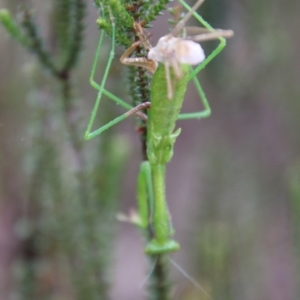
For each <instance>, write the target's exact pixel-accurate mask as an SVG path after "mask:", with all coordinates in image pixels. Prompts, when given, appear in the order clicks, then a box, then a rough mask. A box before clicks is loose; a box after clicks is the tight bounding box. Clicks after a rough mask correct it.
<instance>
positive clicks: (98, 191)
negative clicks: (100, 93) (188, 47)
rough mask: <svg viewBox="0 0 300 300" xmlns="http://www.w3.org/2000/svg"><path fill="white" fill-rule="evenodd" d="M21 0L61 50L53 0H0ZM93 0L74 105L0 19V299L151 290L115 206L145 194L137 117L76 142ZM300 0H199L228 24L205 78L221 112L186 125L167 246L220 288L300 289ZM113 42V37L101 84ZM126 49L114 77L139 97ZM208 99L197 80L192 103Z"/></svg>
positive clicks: (210, 289) (232, 292)
mask: <svg viewBox="0 0 300 300" xmlns="http://www.w3.org/2000/svg"><path fill="white" fill-rule="evenodd" d="M24 2H26V3H27V4H29V5H30V6H31V7H32V8H33V12H34V15H35V16H36V22H37V23H38V24H39V26H38V31H39V33H40V35H41V36H42V37H43V39H44V40H45V41H46V44H45V47H47V49H50V50H49V51H50V52H51V53H53V54H55V49H56V48H55V37H54V36H53V22H54V20H53V7H52V4H53V3H52V1H46V2H45V1H37V0H32V1H20V0H18V1H17V0H6V1H5V0H0V8H7V9H9V10H10V12H11V13H12V15H13V16H16V17H17V14H18V6H19V5H20V4H24ZM53 2H55V1H53ZM86 3H87V13H88V14H87V16H86V18H85V20H84V24H85V25H84V26H85V34H84V47H83V49H82V52H81V54H80V57H79V62H78V64H77V66H76V68H75V69H74V70H73V71H72V74H71V75H72V76H71V84H72V86H73V88H72V92H71V94H72V97H71V98H72V102H71V103H67V102H64V101H61V96H60V91H61V88H62V86H61V85H60V83H59V82H58V81H55V80H54V79H53V78H52V77H51V76H50V75H49V72H45V71H44V70H43V69H42V68H41V67H39V65H38V63H37V61H36V59H35V58H34V56H33V55H32V54H31V53H28V52H27V51H26V50H25V49H24V48H22V47H21V46H20V45H19V44H17V43H16V42H15V41H14V40H12V39H11V38H10V37H9V36H8V35H7V34H6V32H5V30H4V29H3V27H1V28H0V53H1V55H0V141H1V143H0V300H8V299H9V300H10V299H51V300H59V299H122V300H138V299H145V294H146V292H145V290H144V288H145V286H144V287H142V288H141V287H140V285H141V284H142V283H143V281H144V279H146V277H147V274H149V272H150V270H151V266H150V267H149V266H147V263H148V262H147V259H146V258H145V256H144V255H143V247H144V245H143V240H142V238H141V237H140V235H139V233H138V230H136V228H135V227H134V226H132V225H130V224H126V223H119V222H118V221H117V220H116V218H115V215H116V213H118V212H121V211H122V212H128V211H129V210H130V209H131V208H134V207H136V199H135V190H136V177H137V173H138V169H139V164H140V161H141V149H140V141H139V136H138V134H137V132H136V124H135V120H134V118H131V119H128V120H125V121H123V122H122V123H120V124H118V125H116V126H115V127H114V128H112V129H109V130H108V131H106V132H105V134H103V135H102V136H100V137H99V138H95V139H94V140H92V141H89V142H84V141H83V135H84V131H85V128H86V124H87V122H88V120H89V117H90V112H91V109H92V106H93V104H94V100H95V98H96V91H95V90H94V89H93V88H92V87H91V86H90V85H89V74H90V70H91V65H92V61H93V57H94V53H95V49H96V46H97V42H98V37H99V31H98V29H97V26H96V25H95V20H96V18H97V16H98V12H97V9H96V8H95V7H94V6H93V1H92V0H91V1H86ZM174 3H175V2H174ZM171 5H173V4H171ZM299 11H300V3H299V2H298V1H293V0H288V1H284V2H283V1H271V0H265V1H253V0H244V1H236V0H224V1H221V0H206V1H205V3H204V4H203V6H202V7H201V9H200V12H201V14H202V16H203V17H204V19H205V20H208V21H209V23H210V24H211V25H212V26H213V27H215V28H224V29H232V30H234V32H235V36H234V37H233V38H232V39H230V40H228V43H227V44H228V45H227V47H226V49H225V50H224V51H223V52H222V53H221V54H220V55H219V56H218V57H217V58H216V59H215V60H214V61H213V62H211V63H210V64H209V66H208V67H207V68H206V69H205V70H204V71H202V72H201V74H200V75H199V77H200V81H201V83H202V85H203V88H204V90H205V92H206V95H207V98H208V99H209V102H210V104H211V107H212V116H211V117H210V118H208V119H205V120H191V121H181V122H178V126H180V127H181V128H182V133H181V135H180V137H179V138H178V139H177V143H176V145H175V154H174V157H173V160H172V162H171V163H170V164H169V165H168V168H167V199H168V204H169V206H170V211H171V214H172V221H173V225H174V228H175V230H176V234H175V237H176V240H178V241H179V242H180V244H181V250H180V251H179V252H178V253H176V254H174V255H172V259H173V260H174V261H175V262H176V263H178V264H179V265H180V266H181V267H182V268H183V269H184V270H185V272H187V273H188V274H189V275H190V276H192V277H193V278H194V280H195V281H197V282H198V284H199V285H201V287H202V288H204V289H205V290H206V292H207V293H208V294H209V295H211V298H212V299H214V300H217V299H222V300H225V299H228V300H229V299H230V300H236V299H239V300H240V299H243V300H248V299H249V300H250V299H258V300H268V299H270V300H271V299H272V300H283V299H285V300H295V299H299V297H300V185H299V180H300V152H299V149H300V138H299V131H298V130H300V118H299V112H300V101H299V100H300V99H299V97H300V84H299V82H300V73H299V70H300V60H299V58H298V53H299V45H300V35H299V34H298V29H299ZM167 18H168V16H167V15H163V16H160V17H159V18H158V19H157V21H156V22H155V23H154V24H153V28H152V29H151V30H150V31H151V32H152V33H153V36H152V44H155V42H156V41H157V39H158V38H159V37H160V36H161V35H162V32H164V33H167V26H168V24H167ZM162 28H164V30H163V29H162ZM213 46H214V43H213V42H212V43H208V44H207V45H205V46H204V47H205V50H206V52H209V51H210V50H211V49H212V48H213ZM109 49H110V40H108V39H107V40H106V41H105V45H104V46H103V49H102V52H101V56H100V62H99V67H98V68H99V74H97V78H98V82H100V81H101V70H102V71H103V69H102V68H103V67H104V66H105V63H106V62H107V58H108V51H109ZM123 51H124V49H118V50H117V54H116V59H115V61H114V63H113V66H112V68H111V72H110V75H109V82H108V83H107V87H108V89H109V90H111V91H113V92H114V93H116V94H117V95H122V97H123V98H124V99H125V100H127V101H130V100H129V97H127V96H124V95H127V88H126V76H127V70H126V67H124V66H123V65H121V63H120V62H119V56H120V54H122V52H123ZM101 66H102V68H101ZM110 102H111V101H108V100H107V99H105V100H104V99H103V103H102V104H101V105H102V106H101V108H102V110H101V111H100V112H99V118H98V119H99V121H97V122H98V125H101V124H104V123H105V122H107V120H110V119H112V118H113V117H114V116H117V115H119V114H120V113H121V112H122V109H120V108H119V107H117V106H116V105H114V104H112V103H110ZM200 109H201V104H200V101H199V98H198V96H197V95H196V94H195V91H194V88H193V86H192V85H191V86H190V87H189V89H188V94H187V96H186V100H185V103H184V108H183V110H184V111H196V110H200ZM74 136H75V137H74ZM103 270H106V271H105V272H103ZM171 276H172V281H173V282H174V289H173V299H185V300H192V299H209V298H208V297H207V296H206V295H205V294H204V293H203V292H202V291H201V290H200V289H199V287H197V286H196V285H195V284H194V283H193V282H191V281H190V280H188V279H187V278H186V277H185V276H184V275H183V274H182V273H181V272H180V271H179V270H178V269H176V268H175V267H172V268H171ZM99 278H100V279H99ZM145 285H147V284H145ZM99 295H102V296H101V297H100V296H99Z"/></svg>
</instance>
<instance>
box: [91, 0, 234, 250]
mask: <svg viewBox="0 0 300 300" xmlns="http://www.w3.org/2000/svg"><path fill="white" fill-rule="evenodd" d="M179 2H180V4H181V5H182V6H183V7H184V8H185V9H186V10H187V13H186V14H185V16H184V17H183V18H182V19H181V20H180V21H179V22H178V23H177V24H176V26H175V27H174V28H173V30H172V31H171V32H170V33H169V34H167V35H165V36H163V37H161V38H160V39H159V41H158V43H157V45H156V46H155V47H152V46H151V44H150V42H149V41H148V39H147V37H146V35H145V34H144V32H143V29H142V27H141V25H140V24H139V23H138V22H133V24H132V27H133V28H134V30H135V33H136V35H137V36H138V37H139V41H137V42H135V43H133V44H132V45H131V46H130V47H129V48H128V49H127V50H126V51H125V52H124V54H123V55H122V56H121V59H120V60H121V62H122V63H123V64H126V65H130V66H136V67H143V68H146V69H147V70H148V71H149V72H150V73H152V74H153V78H152V86H151V101H150V102H144V103H141V104H139V105H137V106H136V107H132V106H130V105H129V104H128V103H126V102H125V101H123V100H122V99H120V98H118V97H117V96H115V95H114V94H112V93H111V92H109V91H107V90H106V89H105V82H106V80H107V77H108V72H109V69H110V66H111V63H112V60H113V58H114V51H115V38H116V29H115V23H114V19H113V16H110V18H111V20H112V25H111V28H112V29H111V37H112V48H111V52H110V56H109V60H108V63H107V66H106V68H105V71H104V76H103V80H102V83H101V85H99V84H97V83H96V82H95V81H94V74H95V70H96V66H97V62H98V58H99V53H100V49H101V45H102V40H103V34H104V33H103V32H102V33H101V36H100V41H99V44H98V48H97V51H96V55H95V59H94V63H93V66H92V71H91V77H90V83H91V85H92V86H93V87H94V88H95V89H96V90H97V91H98V96H97V99H96V103H95V106H94V108H93V111H92V114H91V118H90V120H89V123H88V126H87V130H86V133H85V139H86V140H89V139H92V138H94V137H95V136H97V135H99V134H101V133H102V132H103V131H105V130H107V129H108V128H110V127H111V126H113V125H115V124H117V123H119V122H120V121H122V120H124V119H125V118H127V117H128V116H131V115H137V116H139V117H141V118H142V119H144V120H146V122H147V156H148V161H146V162H143V163H142V165H141V169H140V173H139V176H138V190H137V196H138V201H139V221H138V222H136V223H138V225H139V226H140V227H142V228H146V227H148V225H149V222H151V226H152V228H153V238H152V239H151V241H150V242H149V243H148V245H147V246H146V248H145V253H147V254H149V255H157V254H164V253H168V252H173V251H177V250H178V249H179V244H178V243H177V242H176V241H175V240H173V239H172V238H171V237H172V235H173V233H174V231H173V228H172V225H171V221H170V215H169V211H168V207H167V201H166V196H165V194H166V193H165V172H166V164H167V163H168V162H169V161H170V160H171V158H172V156H173V147H174V143H175V141H176V138H177V137H178V136H179V134H180V132H181V129H180V128H179V129H177V130H175V131H174V128H175V126H176V121H177V120H186V119H194V118H196V119H200V118H206V117H208V116H209V115H210V114H211V110H210V107H209V104H208V101H207V98H206V96H205V94H204V91H203V89H202V88H201V85H200V83H199V81H198V79H197V77H196V75H197V74H198V73H199V72H200V71H201V70H202V69H203V68H204V67H205V66H206V65H207V64H208V63H209V62H210V61H211V60H212V59H213V58H214V57H215V56H216V55H217V54H219V53H220V51H221V50H222V49H223V48H224V47H225V45H226V40H225V38H228V37H231V36H232V35H233V31H231V30H221V29H213V28H212V27H211V26H210V25H209V24H208V23H207V22H206V21H204V20H203V18H202V17H201V16H200V15H199V14H198V13H196V10H197V9H198V7H199V6H200V5H201V4H202V3H203V2H204V0H198V1H196V3H195V4H194V6H193V7H190V6H189V5H187V4H186V3H185V2H184V1H183V0H179ZM110 14H111V13H110ZM191 16H194V17H195V18H196V19H197V20H198V21H199V22H200V23H201V24H202V25H203V27H197V28H195V27H186V26H185V25H186V22H187V21H188V20H189V19H190V18H191ZM190 32H193V34H192V35H191V34H189V33H190ZM213 39H219V41H220V43H219V45H218V46H217V48H216V49H215V50H214V51H213V52H212V53H211V54H210V55H209V56H208V57H206V58H205V55H204V52H203V50H202V48H201V46H200V44H198V42H202V41H207V40H213ZM140 45H142V46H143V47H144V48H145V49H146V51H147V52H148V55H147V57H130V55H131V54H132V52H133V51H134V50H135V49H136V47H138V46H140ZM194 65H196V67H195V68H193V67H192V66H194ZM191 80H193V82H194V84H195V86H196V90H197V92H198V94H199V96H200V98H201V101H202V104H203V107H204V110H202V111H199V112H195V113H184V114H180V110H181V106H182V103H183V100H184V96H185V93H186V89H187V85H188V83H189V82H190V81H191ZM102 95H106V96H107V97H108V98H110V99H111V100H113V101H115V102H116V103H118V104H120V105H121V106H123V107H124V108H125V109H127V110H128V111H127V112H125V113H124V114H122V115H121V116H119V117H117V118H115V119H114V120H112V121H110V122H109V123H107V124H105V125H103V126H102V127H100V128H99V129H97V130H95V131H92V132H91V129H92V126H93V123H94V120H95V117H96V114H97V110H98V107H99V104H100V100H101V97H102ZM145 109H147V112H148V116H146V115H145V114H144V113H143V112H142V110H145ZM148 207H150V211H151V213H150V214H149V209H148ZM149 220H150V221H149Z"/></svg>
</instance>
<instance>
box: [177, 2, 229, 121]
mask: <svg viewBox="0 0 300 300" xmlns="http://www.w3.org/2000/svg"><path fill="white" fill-rule="evenodd" d="M178 1H179V2H180V3H181V5H182V6H183V7H184V8H185V9H186V10H188V11H189V12H191V13H192V15H193V16H194V17H195V18H196V19H197V20H198V21H199V22H200V23H201V24H202V25H203V26H204V27H205V28H207V29H208V30H211V31H214V29H213V28H212V27H211V26H210V25H209V23H207V22H206V21H205V20H204V19H203V18H202V17H201V16H200V15H199V14H198V13H197V12H196V11H193V10H192V8H191V7H190V6H189V5H188V4H186V2H185V1H183V0H178ZM218 39H219V40H220V43H219V45H218V46H217V48H216V49H215V50H214V51H212V52H211V53H210V54H209V56H208V57H206V59H205V60H204V61H203V62H202V63H201V64H200V65H199V66H197V67H196V68H195V69H193V68H191V72H190V75H189V79H188V80H191V79H193V81H194V84H195V86H196V90H197V92H198V94H199V96H200V99H201V102H202V104H203V106H204V110H202V111H199V112H194V113H185V114H179V116H178V120H188V119H201V118H207V117H209V116H210V115H211V108H210V106H209V103H208V100H207V98H206V95H205V93H204V91H203V89H202V87H201V85H200V82H199V80H198V78H197V74H198V73H199V72H200V71H201V70H202V69H203V68H204V67H205V66H206V65H207V64H208V63H209V62H210V61H212V60H213V59H214V58H215V57H216V56H217V55H218V54H219V53H220V52H221V51H222V50H223V48H224V47H225V46H226V40H225V38H223V37H218Z"/></svg>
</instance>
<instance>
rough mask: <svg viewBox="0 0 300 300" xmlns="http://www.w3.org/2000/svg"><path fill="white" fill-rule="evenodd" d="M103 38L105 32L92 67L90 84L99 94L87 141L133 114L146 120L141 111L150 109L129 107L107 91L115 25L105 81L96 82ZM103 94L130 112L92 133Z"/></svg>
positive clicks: (112, 57) (90, 121) (102, 33)
mask: <svg viewBox="0 0 300 300" xmlns="http://www.w3.org/2000/svg"><path fill="white" fill-rule="evenodd" d="M103 38H104V30H102V32H101V35H100V39H99V43H98V46H97V50H96V54H95V58H94V62H93V66H92V70H91V75H90V84H91V86H92V87H93V88H95V89H96V90H97V91H98V94H97V98H96V102H95V105H94V108H93V110H92V114H91V117H90V120H89V122H88V125H87V129H86V132H85V135H84V138H85V140H90V139H92V138H94V137H95V136H97V135H99V134H101V133H102V132H103V131H105V130H107V129H108V128H110V127H112V126H113V125H115V124H117V123H119V122H121V121H122V120H124V119H125V118H127V117H128V116H130V115H132V114H136V115H138V116H140V117H141V118H143V119H144V118H145V115H144V114H143V113H142V112H140V110H142V109H145V108H148V107H149V105H148V107H144V106H141V107H135V108H134V107H133V106H131V105H129V104H128V103H126V102H125V101H123V100H122V99H120V98H118V97H117V96H115V95H114V94H113V93H111V92H109V91H107V90H106V89H105V83H106V80H107V77H108V73H109V70H110V67H111V64H112V61H113V59H114V55H115V24H114V23H112V44H111V51H110V54H109V58H108V61H107V64H106V67H105V70H104V75H103V79H102V82H101V84H100V85H99V84H98V83H96V82H95V80H94V76H95V72H96V68H97V64H98V60H99V54H100V51H101V46H102V42H103ZM103 94H104V95H105V96H107V97H108V98H109V99H111V100H113V101H114V102H116V103H117V104H119V105H120V106H122V107H124V108H125V109H127V110H128V111H127V112H126V113H124V114H122V115H121V116H119V117H117V118H115V119H114V120H112V121H110V122H108V123H107V124H105V125H103V126H102V127H100V128H98V129H96V130H94V131H91V130H92V126H93V124H94V121H95V118H96V115H97V111H98V109H99V105H100V102H101V98H102V96H103ZM144 105H146V106H147V104H145V103H144Z"/></svg>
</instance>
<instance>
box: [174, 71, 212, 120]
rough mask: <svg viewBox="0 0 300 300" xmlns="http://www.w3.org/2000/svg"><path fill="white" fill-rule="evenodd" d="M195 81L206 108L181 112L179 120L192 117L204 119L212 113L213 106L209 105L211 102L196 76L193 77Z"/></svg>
mask: <svg viewBox="0 0 300 300" xmlns="http://www.w3.org/2000/svg"><path fill="white" fill-rule="evenodd" d="M193 81H194V83H195V86H196V90H197V92H198V94H199V97H200V99H201V102H202V104H203V107H204V110H201V111H198V112H193V113H185V114H179V116H178V118H177V119H178V120H190V119H203V118H207V117H209V116H210V115H211V108H210V106H209V102H208V100H207V98H206V95H205V93H204V91H203V89H202V87H201V84H200V82H199V80H198V78H197V77H196V76H195V77H193Z"/></svg>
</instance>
